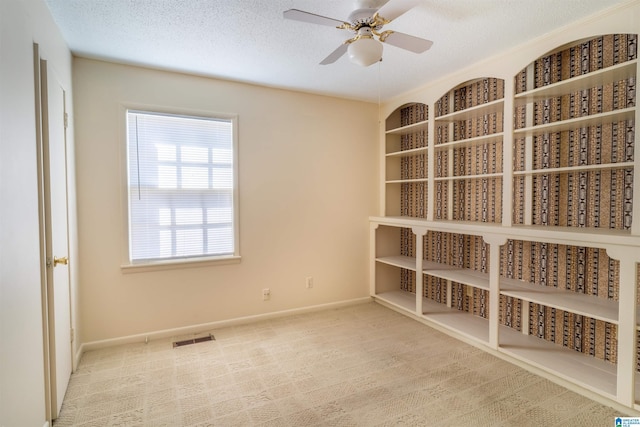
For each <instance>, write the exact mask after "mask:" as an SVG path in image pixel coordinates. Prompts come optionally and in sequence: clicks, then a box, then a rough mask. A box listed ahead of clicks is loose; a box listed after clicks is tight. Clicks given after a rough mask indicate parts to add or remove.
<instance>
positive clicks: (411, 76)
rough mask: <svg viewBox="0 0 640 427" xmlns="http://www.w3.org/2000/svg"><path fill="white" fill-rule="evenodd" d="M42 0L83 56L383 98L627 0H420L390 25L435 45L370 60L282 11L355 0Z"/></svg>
mask: <svg viewBox="0 0 640 427" xmlns="http://www.w3.org/2000/svg"><path fill="white" fill-rule="evenodd" d="M45 1H46V3H47V4H48V6H49V9H50V10H51V12H52V15H53V17H54V19H55V21H56V22H57V24H58V26H59V27H60V29H61V31H62V34H63V36H64V38H65V40H66V41H67V43H68V45H69V48H70V49H71V51H72V52H73V53H74V54H75V55H77V56H83V57H88V58H97V59H104V60H109V61H114V62H122V63H128V64H137V65H143V66H149V67H153V68H160V69H168V70H175V71H181V72H187V73H192V74H197V75H205V76H212V77H217V78H223V79H230V80H235V81H242V82H250V83H255V84H260V85H266V86H273V87H281V88H288V89H295V90H302V91H307V92H313V93H321V94H327V95H334V96H340V97H346V98H353V99H361V100H368V101H372V102H377V101H378V99H379V97H380V98H381V99H382V100H383V101H384V100H385V99H388V98H390V97H393V96H395V95H398V94H401V93H404V92H406V91H409V90H411V89H414V88H416V87H419V86H422V85H424V84H426V83H428V82H429V81H432V80H434V79H437V78H439V77H441V76H443V75H446V74H448V73H451V72H453V71H455V70H457V69H460V68H462V67H465V66H467V65H469V64H472V63H474V62H475V61H478V60H480V59H482V58H484V57H487V56H490V55H492V54H495V53H498V52H500V51H503V50H506V49H508V48H510V47H512V46H516V45H518V44H521V43H523V42H525V41H526V40H528V39H530V38H533V37H536V36H540V35H542V34H545V33H547V32H549V31H551V30H554V29H556V28H559V27H562V26H564V25H566V24H568V23H570V22H571V21H575V20H578V19H580V18H582V17H585V16H588V15H591V14H593V13H595V12H597V11H599V10H603V9H606V8H609V7H611V6H613V5H615V4H618V3H626V2H628V1H629V0H455V1H452V0H423V1H421V2H420V4H419V5H418V6H416V7H414V8H413V9H411V10H410V11H408V12H407V13H405V14H404V15H402V16H400V17H398V18H397V19H396V20H394V21H393V22H391V23H389V24H387V25H386V26H385V27H384V29H385V30H387V29H392V30H393V29H395V30H397V31H402V32H404V33H408V34H411V35H414V36H418V37H421V38H426V39H429V40H432V41H433V42H434V45H433V47H432V48H431V49H430V50H428V51H427V52H425V53H423V54H419V55H418V54H415V53H411V52H408V51H404V50H401V49H399V48H396V47H394V46H389V45H385V47H384V53H383V61H382V62H381V63H379V64H376V65H373V66H370V67H366V68H365V67H360V66H358V65H355V64H353V63H351V62H350V61H349V60H348V58H347V56H346V55H345V56H344V57H342V58H340V59H339V60H338V61H337V62H335V63H334V64H332V65H319V62H320V61H321V60H322V59H324V58H325V57H326V56H327V55H328V54H329V53H331V52H332V51H333V50H334V49H336V48H337V47H338V46H339V45H340V44H341V43H342V42H343V41H344V40H346V39H347V38H350V37H351V33H349V32H347V31H345V30H339V29H336V28H332V27H327V26H321V25H314V24H308V23H303V22H298V21H291V20H285V19H283V17H282V12H283V11H285V10H287V9H291V8H295V9H301V10H304V11H308V12H312V13H315V14H318V15H323V16H328V17H331V18H335V19H338V20H341V21H343V20H347V17H348V16H349V14H350V13H351V11H353V10H354V9H356V8H357V5H356V4H355V2H353V1H349V0H45ZM361 1H362V0H361ZM375 1H378V2H379V3H380V0H375ZM391 1H393V2H402V1H404V0H391ZM636 1H637V0H636ZM382 3H384V0H382Z"/></svg>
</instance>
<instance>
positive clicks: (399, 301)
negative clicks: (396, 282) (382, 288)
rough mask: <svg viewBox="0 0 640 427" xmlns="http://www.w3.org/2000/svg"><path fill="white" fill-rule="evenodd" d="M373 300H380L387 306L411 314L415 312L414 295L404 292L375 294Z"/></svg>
mask: <svg viewBox="0 0 640 427" xmlns="http://www.w3.org/2000/svg"><path fill="white" fill-rule="evenodd" d="M373 297H374V298H376V299H379V300H382V301H384V302H386V303H387V304H391V305H393V306H394V307H398V308H400V309H402V310H406V311H408V312H410V313H412V314H415V312H416V294H412V293H411V292H406V291H390V292H382V293H379V294H378V293H376V294H375V295H374V296H373Z"/></svg>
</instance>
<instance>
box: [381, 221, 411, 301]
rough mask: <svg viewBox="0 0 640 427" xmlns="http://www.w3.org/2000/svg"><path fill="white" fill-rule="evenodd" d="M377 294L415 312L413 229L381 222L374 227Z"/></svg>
mask: <svg viewBox="0 0 640 427" xmlns="http://www.w3.org/2000/svg"><path fill="white" fill-rule="evenodd" d="M375 240H376V241H375V251H376V256H375V272H374V274H375V292H374V295H375V296H376V297H377V298H380V299H382V300H384V301H386V302H388V303H390V304H392V305H394V306H397V307H399V308H402V309H404V310H407V311H410V312H415V311H416V258H415V252H414V251H415V235H414V234H413V232H412V231H411V229H410V228H404V227H390V226H384V225H381V226H379V227H378V228H377V229H376V230H375Z"/></svg>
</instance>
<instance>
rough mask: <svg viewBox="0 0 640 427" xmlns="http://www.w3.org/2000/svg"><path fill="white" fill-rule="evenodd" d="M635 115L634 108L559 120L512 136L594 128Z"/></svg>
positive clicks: (516, 131)
mask: <svg viewBox="0 0 640 427" xmlns="http://www.w3.org/2000/svg"><path fill="white" fill-rule="evenodd" d="M635 115H636V109H635V107H631V108H624V109H620V110H614V111H608V112H606V113H597V114H591V115H589V116H583V117H574V118H572V119H567V120H561V121H557V122H553V123H545V124H542V125H537V126H530V127H526V128H522V129H515V130H514V131H513V136H514V137H515V138H523V137H527V136H536V135H544V134H546V133H556V132H564V131H567V130H575V129H579V128H582V127H588V126H596V125H600V124H603V123H613V122H618V121H623V120H633V119H634V118H635Z"/></svg>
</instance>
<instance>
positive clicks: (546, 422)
mask: <svg viewBox="0 0 640 427" xmlns="http://www.w3.org/2000/svg"><path fill="white" fill-rule="evenodd" d="M207 332H211V333H213V334H214V335H215V338H216V340H215V341H210V342H203V343H198V344H193V345H189V346H184V347H177V348H173V346H172V341H173V340H162V341H152V342H150V343H149V344H144V343H141V344H131V345H125V346H119V347H113V348H108V349H102V350H96V351H89V352H86V353H85V354H84V356H83V358H82V361H81V362H80V366H79V367H78V370H77V372H76V373H74V374H73V376H72V377H71V382H70V384H69V388H68V391H67V395H66V397H65V401H64V404H63V408H62V412H61V414H60V417H59V418H58V420H56V422H55V423H54V426H55V427H63V426H101V427H102V426H139V425H145V426H225V427H229V426H254V425H255V426H296V427H297V426H341V427H342V426H378V425H380V426H400V425H404V426H438V425H442V426H464V425H473V426H498V425H506V426H536V427H540V426H545V427H546V426H556V425H557V426H613V425H614V418H615V417H616V416H620V415H624V414H620V413H618V412H617V411H616V410H615V409H613V408H610V407H607V406H604V405H601V404H598V403H596V402H594V401H592V400H589V399H587V398H585V397H583V396H581V395H579V394H576V393H574V392H571V391H568V390H567V389H565V388H563V387H560V386H558V385H556V384H554V383H552V382H550V381H548V380H545V379H542V378H540V377H538V376H536V375H534V374H531V373H529V372H527V371H525V370H523V369H520V368H518V367H516V366H514V365H512V364H510V363H507V362H505V361H502V360H501V359H498V358H496V357H494V356H492V355H489V354H487V353H485V352H483V351H481V350H479V349H477V348H475V347H473V346H470V345H468V344H465V343H462V342H460V341H458V340H456V339H454V338H451V337H449V336H447V335H445V334H442V333H440V332H438V331H436V330H433V329H431V328H429V327H427V326H425V325H423V324H420V323H418V322H416V321H414V320H411V319H409V318H407V317H405V316H403V315H400V314H398V313H396V312H394V311H392V310H389V309H387V308H385V307H382V306H380V305H378V304H376V303H367V304H360V305H355V306H351V307H346V308H341V309H334V310H327V311H321V312H315V313H310V314H304V315H296V316H290V317H283V318H278V319H275V320H268V321H261V322H256V323H252V324H248V325H242V326H236V327H228V328H224V329H218V330H214V331H207ZM184 338H188V337H176V340H177V339H184Z"/></svg>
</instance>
